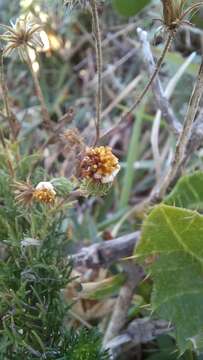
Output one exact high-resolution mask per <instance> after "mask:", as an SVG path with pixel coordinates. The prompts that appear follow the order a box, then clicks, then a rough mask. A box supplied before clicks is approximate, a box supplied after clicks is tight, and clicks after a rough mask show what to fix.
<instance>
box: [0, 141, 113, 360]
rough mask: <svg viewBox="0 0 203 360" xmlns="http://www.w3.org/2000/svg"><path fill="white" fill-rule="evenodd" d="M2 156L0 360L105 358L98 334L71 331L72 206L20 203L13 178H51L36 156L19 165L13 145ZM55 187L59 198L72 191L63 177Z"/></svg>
mask: <svg viewBox="0 0 203 360" xmlns="http://www.w3.org/2000/svg"><path fill="white" fill-rule="evenodd" d="M0 155H1V158H2V160H3V161H2V163H1V169H0V204H1V206H0V257H1V261H0V318H1V320H0V359H1V360H20V359H27V360H34V359H50V360H51V359H64V360H66V359H67V360H68V359H71V360H73V359H75V360H76V359H80V360H95V359H101V360H104V359H107V354H103V353H102V352H101V351H100V348H101V347H100V337H99V336H98V334H96V333H94V332H88V331H82V332H81V333H80V332H79V331H78V332H73V333H70V329H69V327H68V321H67V320H68V309H69V306H70V304H69V303H67V301H65V299H64V297H63V289H64V288H65V287H66V286H67V284H68V283H69V282H70V281H71V270H72V269H71V265H70V263H68V261H67V255H66V249H67V243H68V238H67V234H66V228H64V222H65V221H66V220H67V216H68V213H67V209H68V208H69V207H70V205H71V203H70V204H69V202H68V200H67V202H66V203H64V204H63V205H60V204H61V201H60V199H59V201H58V202H57V201H56V203H55V204H53V205H52V206H48V205H46V204H41V203H36V202H34V201H33V202H32V203H31V205H30V206H29V209H28V208H27V207H26V206H25V205H23V206H22V205H20V204H18V203H17V202H16V200H15V194H14V180H15V181H17V182H18V183H19V182H20V181H21V180H25V179H27V177H28V175H29V176H30V178H31V179H32V181H33V184H35V185H36V184H37V182H38V181H39V180H44V179H46V178H47V175H46V176H45V172H44V171H42V169H41V168H38V167H36V166H35V165H36V161H37V158H36V157H35V156H29V157H28V156H25V157H23V156H22V157H20V161H19V151H17V149H15V151H14V152H12V148H11V144H9V143H8V152H7V151H5V149H2V148H1V147H0ZM31 170H32V172H31ZM54 185H56V189H57V191H58V192H60V194H62V193H63V194H64V191H65V193H66V195H68V192H69V191H71V184H70V183H69V182H68V180H66V179H64V178H60V179H56V184H54ZM2 260H3V261H2ZM71 301H72V300H70V302H71ZM64 320H66V321H64ZM93 345H94V346H93Z"/></svg>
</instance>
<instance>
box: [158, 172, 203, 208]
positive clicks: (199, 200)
mask: <svg viewBox="0 0 203 360" xmlns="http://www.w3.org/2000/svg"><path fill="white" fill-rule="evenodd" d="M164 203H165V204H167V205H175V206H177V207H183V208H189V209H195V210H202V209H203V172H202V171H196V172H195V173H193V174H191V175H185V176H183V177H181V178H180V179H179V180H178V182H177V184H176V186H175V187H174V189H173V190H172V191H171V193H170V194H169V195H168V196H167V197H166V199H165V201H164Z"/></svg>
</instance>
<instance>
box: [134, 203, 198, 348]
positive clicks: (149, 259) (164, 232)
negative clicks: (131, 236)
mask: <svg viewBox="0 0 203 360" xmlns="http://www.w3.org/2000/svg"><path fill="white" fill-rule="evenodd" d="M136 256H138V257H140V260H141V262H144V263H145V264H146V265H147V264H148V270H149V272H150V274H151V275H152V278H153V281H154V288H153V293H152V299H151V301H152V309H153V311H154V312H155V313H157V314H159V316H160V317H162V318H163V319H165V320H167V321H169V322H172V323H173V324H174V325H175V328H176V336H177V344H178V346H179V348H180V351H181V352H182V353H183V352H184V351H185V350H186V349H190V348H192V347H194V348H196V349H197V350H198V348H199V350H202V348H201V345H200V344H201V342H199V337H200V335H201V334H202V332H203V322H202V319H203V301H202V298H203V286H202V284H203V216H202V215H199V214H198V213H197V212H195V211H190V210H186V209H180V208H176V207H171V206H167V205H163V204H162V205H159V206H156V207H155V208H154V209H153V210H152V212H151V213H150V215H149V216H148V217H147V219H146V220H145V222H144V224H143V229H142V235H141V240H140V243H139V244H138V247H137V249H136Z"/></svg>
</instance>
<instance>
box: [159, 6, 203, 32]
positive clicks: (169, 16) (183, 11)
mask: <svg viewBox="0 0 203 360" xmlns="http://www.w3.org/2000/svg"><path fill="white" fill-rule="evenodd" d="M161 1H162V4H163V20H161V22H162V23H163V25H164V27H165V29H166V30H167V31H169V32H171V33H172V35H175V33H176V32H177V30H178V29H179V28H180V27H181V26H182V25H192V24H191V23H190V21H188V18H190V17H191V16H193V15H194V14H195V13H196V12H197V11H198V10H199V9H200V7H201V6H202V5H203V4H202V2H194V3H190V5H187V3H188V1H187V0H161Z"/></svg>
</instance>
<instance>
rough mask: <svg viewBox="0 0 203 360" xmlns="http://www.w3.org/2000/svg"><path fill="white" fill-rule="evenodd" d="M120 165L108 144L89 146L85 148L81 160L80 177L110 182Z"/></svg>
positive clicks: (104, 182)
mask: <svg viewBox="0 0 203 360" xmlns="http://www.w3.org/2000/svg"><path fill="white" fill-rule="evenodd" d="M119 170H120V165H119V161H118V158H117V157H116V156H115V155H114V154H113V153H112V149H111V148H110V147H109V146H99V147H90V148H87V149H86V153H85V156H84V158H83V160H82V162H81V177H82V178H85V179H92V180H95V181H98V182H101V183H103V184H106V183H111V182H112V181H113V180H114V178H115V176H116V175H117V173H118V171H119Z"/></svg>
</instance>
